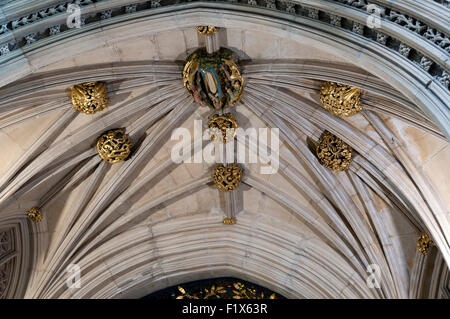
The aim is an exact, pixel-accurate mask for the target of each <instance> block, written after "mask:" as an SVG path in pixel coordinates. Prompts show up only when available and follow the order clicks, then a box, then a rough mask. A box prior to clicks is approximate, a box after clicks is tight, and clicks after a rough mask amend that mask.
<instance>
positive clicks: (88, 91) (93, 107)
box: [71, 81, 109, 114]
mask: <svg viewBox="0 0 450 319" xmlns="http://www.w3.org/2000/svg"><path fill="white" fill-rule="evenodd" d="M71 99H72V104H73V107H74V108H75V109H76V110H78V111H80V112H83V113H86V114H94V113H95V112H98V111H101V110H103V109H104V108H105V107H106V106H107V105H108V101H109V99H108V93H107V92H106V85H105V83H103V82H95V81H94V82H86V83H82V84H78V85H75V86H74V87H73V88H72V94H71Z"/></svg>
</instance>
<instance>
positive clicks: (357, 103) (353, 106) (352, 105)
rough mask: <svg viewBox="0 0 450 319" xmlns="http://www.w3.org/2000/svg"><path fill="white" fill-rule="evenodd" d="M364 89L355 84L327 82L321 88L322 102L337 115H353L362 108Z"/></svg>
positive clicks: (329, 110)
mask: <svg viewBox="0 0 450 319" xmlns="http://www.w3.org/2000/svg"><path fill="white" fill-rule="evenodd" d="M361 92H362V90H361V89H358V88H355V87H353V86H349V85H344V84H339V83H334V82H325V83H324V84H323V85H322V88H321V90H320V102H322V106H323V107H324V108H325V109H326V110H327V111H328V112H330V113H332V114H334V115H337V116H343V117H346V116H351V115H354V114H356V113H358V112H359V111H361V110H362V107H361V100H360V95H361Z"/></svg>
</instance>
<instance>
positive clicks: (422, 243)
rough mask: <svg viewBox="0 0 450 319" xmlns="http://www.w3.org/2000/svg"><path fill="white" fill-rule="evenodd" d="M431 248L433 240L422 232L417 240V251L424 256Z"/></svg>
mask: <svg viewBox="0 0 450 319" xmlns="http://www.w3.org/2000/svg"><path fill="white" fill-rule="evenodd" d="M433 246H434V243H433V240H432V239H431V238H430V236H428V234H427V233H425V232H423V233H422V234H421V235H420V236H419V238H418V239H417V249H418V250H419V251H420V252H421V253H422V254H423V255H424V256H426V255H427V254H428V250H429V249H430V248H431V247H433Z"/></svg>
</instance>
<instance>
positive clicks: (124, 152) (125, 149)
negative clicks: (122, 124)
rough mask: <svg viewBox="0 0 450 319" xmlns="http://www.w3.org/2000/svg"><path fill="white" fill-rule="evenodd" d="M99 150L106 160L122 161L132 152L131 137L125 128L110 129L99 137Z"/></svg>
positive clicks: (112, 161)
mask: <svg viewBox="0 0 450 319" xmlns="http://www.w3.org/2000/svg"><path fill="white" fill-rule="evenodd" d="M97 151H98V154H99V155H100V157H101V158H102V159H103V160H104V161H105V162H108V163H110V164H114V163H119V162H122V161H123V160H125V159H126V158H127V157H128V156H129V155H130V153H131V139H130V138H129V137H128V135H127V134H125V130H124V129H117V130H111V131H108V132H106V133H104V134H103V135H102V136H100V138H99V139H98V141H97Z"/></svg>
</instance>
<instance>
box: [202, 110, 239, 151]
mask: <svg viewBox="0 0 450 319" xmlns="http://www.w3.org/2000/svg"><path fill="white" fill-rule="evenodd" d="M208 127H209V132H210V135H211V140H212V141H220V142H222V143H223V144H226V143H228V142H230V141H232V140H233V139H234V137H235V136H236V133H237V131H236V130H237V128H238V123H237V121H236V119H235V118H234V116H233V114H231V113H226V114H223V115H218V114H214V115H213V116H212V117H211V118H210V119H209V122H208Z"/></svg>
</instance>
